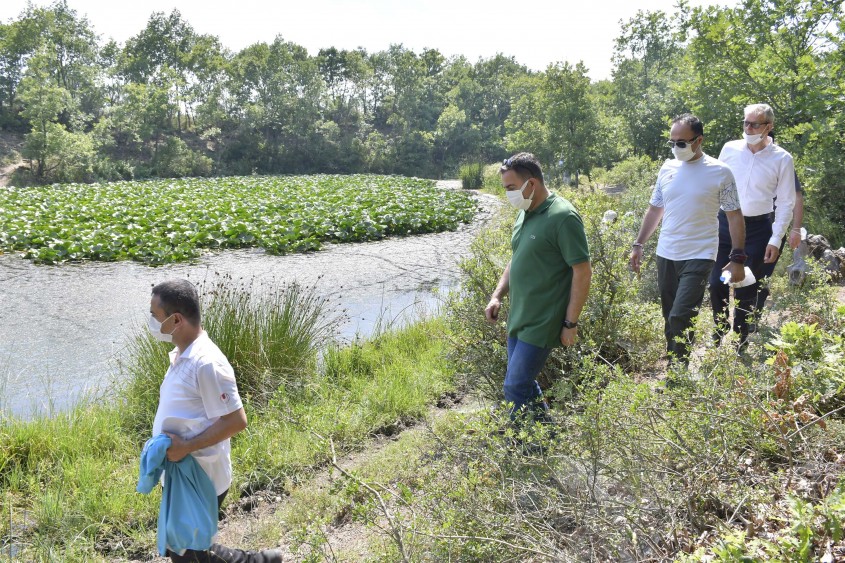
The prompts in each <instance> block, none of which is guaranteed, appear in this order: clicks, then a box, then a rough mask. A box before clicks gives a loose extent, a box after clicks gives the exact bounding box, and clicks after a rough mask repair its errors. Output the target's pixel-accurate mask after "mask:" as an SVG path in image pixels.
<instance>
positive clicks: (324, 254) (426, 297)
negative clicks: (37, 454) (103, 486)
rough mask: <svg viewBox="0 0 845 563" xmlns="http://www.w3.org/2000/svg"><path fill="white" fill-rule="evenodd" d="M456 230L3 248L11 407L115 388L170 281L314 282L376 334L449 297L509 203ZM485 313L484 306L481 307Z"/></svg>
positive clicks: (23, 413) (3, 362) (37, 408)
mask: <svg viewBox="0 0 845 563" xmlns="http://www.w3.org/2000/svg"><path fill="white" fill-rule="evenodd" d="M478 198H479V202H480V204H481V207H482V212H481V213H480V214H479V216H478V217H477V218H476V220H475V221H474V222H473V224H471V225H466V226H462V227H461V228H460V229H459V230H458V231H456V232H447V233H438V234H431V235H421V236H414V237H405V238H393V239H388V240H383V241H377V242H370V243H361V244H342V245H332V246H329V247H327V248H326V249H324V250H322V251H320V252H313V253H308V254H294V255H287V256H272V255H267V254H264V253H263V252H262V251H260V250H241V251H227V252H222V253H217V254H208V255H206V256H204V257H203V258H201V259H200V260H199V261H197V262H196V263H194V264H175V265H169V266H162V267H157V268H151V267H149V266H144V265H142V264H138V263H134V262H116V263H96V262H90V263H80V264H63V265H60V266H43V265H36V264H33V263H31V262H30V261H28V260H23V259H21V258H20V257H18V256H13V255H6V256H0V410H2V411H5V412H7V413H11V414H12V415H14V416H17V417H22V418H29V417H31V416H33V415H49V414H50V413H53V412H56V411H60V410H64V409H67V408H68V407H69V406H71V405H73V404H74V403H75V402H76V401H77V400H78V398H79V397H80V395H81V394H87V393H95V394H98V395H102V394H103V393H106V392H107V390H108V389H109V388H110V386H111V384H112V383H114V382H116V381H119V380H120V378H121V374H120V373H119V369H118V365H117V362H116V359H117V358H118V357H120V355H121V354H122V352H123V351H124V348H125V346H126V343H127V341H128V339H129V338H130V337H131V336H132V335H133V334H136V333H137V332H138V331H140V330H146V328H145V322H146V316H147V314H148V313H147V312H148V310H149V300H150V289H151V288H152V286H153V285H155V284H156V283H158V282H161V281H164V280H166V279H170V278H175V277H187V278H188V279H190V280H192V281H194V282H195V283H197V282H202V281H203V280H212V279H213V278H214V277H215V276H218V275H231V276H232V277H233V278H235V279H243V280H246V281H249V280H253V279H254V280H256V281H261V282H269V283H279V284H282V283H286V282H287V283H289V282H293V281H296V282H299V283H301V284H305V285H314V286H315V287H316V292H317V294H318V295H321V296H324V297H326V298H328V299H331V300H332V302H333V303H336V307H337V310H340V309H341V308H342V309H346V311H347V312H346V314H347V315H348V321H347V322H346V323H345V324H344V325H343V326H342V328H341V334H340V335H339V337H340V338H342V339H351V338H353V337H354V336H355V335H356V334H359V335H361V336H366V335H369V334H370V333H371V332H372V330H373V328H374V327H375V325H376V323H377V322H379V320H381V321H382V322H385V321H387V322H389V321H392V320H394V319H397V320H401V319H405V320H409V319H412V318H413V317H414V315H415V314H416V313H417V312H418V307H417V306H415V304H420V305H422V306H424V307H427V308H428V309H429V310H431V309H433V308H435V307H436V306H437V305H438V302H439V299H440V298H439V297H438V292H441V293H442V292H443V291H445V290H448V289H449V288H452V287H455V286H456V285H457V284H458V283H459V280H460V274H459V269H458V261H459V260H460V258H461V257H463V256H465V255H466V254H467V252H468V249H469V245H470V243H471V241H472V239H473V237H474V236H475V233H476V232H477V231H478V230H479V228H480V227H481V226H482V225H483V224H484V223H485V222H486V221H487V219H488V218H489V216H490V214H491V213H492V211H493V209H495V208H496V207H497V205H498V204H497V202H498V200H496V199H495V198H492V196H486V195H484V194H480V195H479V196H478ZM479 314H483V313H482V312H479Z"/></svg>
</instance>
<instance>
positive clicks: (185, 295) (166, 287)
mask: <svg viewBox="0 0 845 563" xmlns="http://www.w3.org/2000/svg"><path fill="white" fill-rule="evenodd" d="M153 295H156V296H158V298H159V300H160V301H161V308H162V309H164V312H165V313H166V314H167V316H168V317H169V316H170V315H172V314H173V313H179V314H180V315H182V316H183V317H185V319H186V320H187V321H188V322H189V323H191V324H192V325H196V326H199V324H200V318H201V317H200V298H199V294H197V288H195V287H194V284H192V283H191V282H189V281H188V280H180V279H176V280H167V281H166V282H161V283H160V284H158V285H157V286H155V287H154V288H153Z"/></svg>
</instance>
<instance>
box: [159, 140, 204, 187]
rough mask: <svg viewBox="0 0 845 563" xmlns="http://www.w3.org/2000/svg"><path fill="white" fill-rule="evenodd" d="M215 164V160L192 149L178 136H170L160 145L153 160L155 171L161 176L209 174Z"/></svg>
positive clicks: (181, 176) (177, 176) (180, 176)
mask: <svg viewBox="0 0 845 563" xmlns="http://www.w3.org/2000/svg"><path fill="white" fill-rule="evenodd" d="M213 166H214V161H213V160H211V159H210V158H209V157H207V156H204V155H202V154H200V153H198V152H196V151H194V150H191V149H190V148H189V147H188V145H187V144H186V143H185V141H183V140H182V139H180V138H178V137H168V138H167V139H166V140H165V141H164V143H163V144H161V145H158V146H157V147H156V151H155V154H154V155H153V162H152V167H153V170H154V173H155V174H156V175H157V176H159V177H161V178H172V177H176V178H183V177H186V176H208V175H210V174H211V170H212V168H213Z"/></svg>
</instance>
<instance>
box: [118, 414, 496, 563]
mask: <svg viewBox="0 0 845 563" xmlns="http://www.w3.org/2000/svg"><path fill="white" fill-rule="evenodd" d="M481 407H482V405H481V404H480V403H478V402H476V401H475V400H470V399H468V398H467V397H457V398H454V397H450V398H449V399H448V400H446V401H443V402H441V404H440V406H436V407H432V408H431V409H430V410H429V413H428V416H427V417H426V420H424V421H421V422H420V423H419V424H417V425H416V426H412V427H409V428H406V429H405V430H403V431H402V432H401V433H398V434H395V435H393V436H376V437H374V438H373V439H372V440H371V441H370V442H369V443H367V444H365V445H364V447H362V448H361V449H360V450H357V451H354V452H351V453H348V454H346V455H344V456H342V457H340V458H339V459H338V462H337V463H338V465H339V466H340V467H342V468H343V469H344V470H346V471H349V472H352V473H355V472H356V471H357V470H358V469H359V468H361V467H363V466H365V465H367V464H368V463H370V462H371V461H372V460H373V459H374V458H376V457H377V456H378V455H379V454H380V453H381V452H382V451H383V450H384V449H385V448H386V447H388V446H389V445H390V444H392V443H393V442H396V441H398V440H399V439H400V438H401V437H403V436H406V435H407V434H411V433H423V432H427V431H428V428H429V427H430V425H431V423H432V422H433V421H434V420H436V419H437V418H439V417H441V416H443V415H445V414H446V413H448V412H450V411H459V412H469V411H472V410H476V409H478V408H481ZM339 479H342V476H341V475H340V474H339V472H338V471H337V470H336V469H334V468H332V467H324V468H321V469H318V470H317V471H316V472H315V473H314V475H313V476H312V477H310V478H309V479H307V480H306V481H305V482H303V483H302V484H300V485H298V486H297V487H296V488H295V489H294V490H293V491H291V493H297V492H300V491H306V494H307V492H308V491H316V492H321V491H324V490H326V489H330V488H331V487H332V486H333V485H334V484H335V483H336V482H337V481H338V480H339ZM293 498H294V495H293V494H280V493H278V492H274V491H260V492H258V493H256V494H254V495H252V496H250V497H246V498H242V499H238V500H234V499H230V500H227V502H226V506H227V516H226V518H225V519H224V520H223V521H222V522H221V523H220V527H219V530H218V540H217V541H218V542H219V543H221V544H222V545H226V546H231V547H238V548H242V549H271V548H274V549H280V550H281V551H282V554H283V557H284V561H302V560H303V555H302V554H299V553H295V552H294V549H293V547H292V546H293V545H294V541H293V538H292V537H290V534H286V535H283V536H281V537H274V538H273V539H272V540H269V539H267V534H268V531H272V530H274V529H276V530H277V529H279V527H283V525H282V524H280V522H279V518H281V516H280V515H281V514H282V513H283V512H284V511H285V510H286V509H288V508H291V507H292V506H296V505H295V504H294V503H295V502H296V501H294V500H292V499H293ZM338 520H339V521H337V522H333V523H331V524H328V525H323V526H322V527H321V529H320V532H321V533H322V534H323V538H324V539H325V542H326V543H325V544H324V545H323V547H322V550H323V553H324V554H325V557H326V560H327V561H333V560H337V561H350V559H349V554H355V556H354V557H355V560H364V559H367V558H368V557H369V556H373V555H375V554H373V553H370V551H369V549H370V546H371V541H372V540H373V539H374V538H376V536H377V533H376V532H375V531H373V530H372V529H371V528H370V527H368V526H366V525H364V524H361V523H359V522H355V521H354V520H353V519H352V518H339V519H338ZM315 531H316V530H315ZM306 551H307V550H306ZM331 554H334V555H331ZM337 554H347V555H346V557H345V558H344V557H343V556H338V555H337ZM335 557H336V559H335ZM169 561H170V560H169V559H167V558H164V557H154V558H151V559H130V560H122V559H121V560H117V562H118V563H169Z"/></svg>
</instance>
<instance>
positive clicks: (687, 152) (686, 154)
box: [672, 143, 695, 162]
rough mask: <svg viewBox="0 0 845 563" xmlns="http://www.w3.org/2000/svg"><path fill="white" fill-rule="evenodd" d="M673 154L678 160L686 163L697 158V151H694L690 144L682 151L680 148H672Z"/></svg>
mask: <svg viewBox="0 0 845 563" xmlns="http://www.w3.org/2000/svg"><path fill="white" fill-rule="evenodd" d="M672 154H673V155H675V158H677V159H678V160H682V161H684V162H686V161H688V160H690V159H691V158H692V157H694V156H695V151H694V150H692V147H691V146H690V144H689V143H687V146H685V147H684V148H682V149H681V148H678V147H672Z"/></svg>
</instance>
